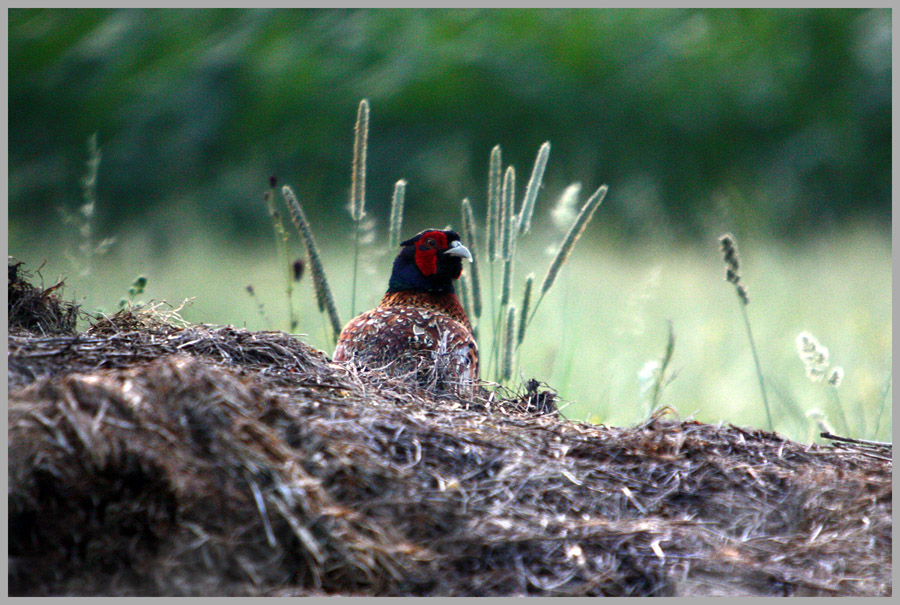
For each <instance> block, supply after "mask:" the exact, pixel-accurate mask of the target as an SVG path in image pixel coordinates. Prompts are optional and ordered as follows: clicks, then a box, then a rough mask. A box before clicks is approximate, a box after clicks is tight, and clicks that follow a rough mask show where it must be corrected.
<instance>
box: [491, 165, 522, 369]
mask: <svg viewBox="0 0 900 605" xmlns="http://www.w3.org/2000/svg"><path fill="white" fill-rule="evenodd" d="M515 199H516V170H515V168H513V167H512V166H508V167H507V168H506V172H505V174H504V175H503V187H502V189H501V193H500V241H499V243H498V248H499V252H500V258H501V260H503V274H502V276H501V280H502V281H501V284H500V308H499V309H498V311H497V313H498V315H497V322H495V325H497V324H500V327H501V328H502V321H503V317H504V315H506V314H507V313H508V311H509V302H510V299H511V294H512V280H513V262H514V260H513V259H514V257H515V236H516V216H515ZM496 333H497V332H496V331H495V334H496ZM497 345H498V339H497V338H494V342H493V343H492V347H491V358H492V359H491V360H492V362H493V360H494V359H496V358H497V356H498V355H500V356H501V359H500V360H498V368H500V370H501V373H502V367H500V365H499V362H500V361H502V353H501V351H500V349H499V347H498V346H497Z"/></svg>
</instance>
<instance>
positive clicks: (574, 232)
mask: <svg viewBox="0 0 900 605" xmlns="http://www.w3.org/2000/svg"><path fill="white" fill-rule="evenodd" d="M607 189H608V187H607V186H606V185H600V187H599V188H598V189H597V191H595V192H594V194H593V195H592V196H591V197H589V198H588V200H587V201H586V202H585V203H584V206H582V207H581V211H580V212H579V213H578V216H576V217H575V220H574V221H573V222H572V226H571V227H569V231H568V233H566V237H565V238H564V239H563V242H562V244H561V245H560V246H559V250H558V251H557V252H556V256H554V257H553V261H552V262H551V263H550V267H549V268H548V269H547V274H546V275H545V276H544V281H543V283H541V292H540V294H539V295H538V299H537V302H536V303H535V304H534V309H533V310H532V311H531V315H530V316H529V318H528V323H531V321H532V320H533V319H534V314H535V313H537V310H538V307H539V306H540V305H541V301H542V300H544V296H545V295H546V294H547V292H548V291H549V290H550V288H552V287H553V283H554V282H555V281H556V277H557V276H558V275H559V270H560V269H562V266H563V265H564V264H565V262H566V260H568V258H569V255H570V254H571V253H572V249H573V248H574V247H575V244H576V243H577V242H578V240H579V238H580V237H581V234H582V233H584V230H585V228H586V227H587V224H588V223H589V222H590V220H591V217H592V216H594V211H596V210H597V208H599V207H600V203H601V202H602V201H603V198H604V197H606V191H607Z"/></svg>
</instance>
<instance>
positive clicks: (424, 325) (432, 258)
mask: <svg viewBox="0 0 900 605" xmlns="http://www.w3.org/2000/svg"><path fill="white" fill-rule="evenodd" d="M401 245H402V246H403V249H402V250H401V252H400V254H399V255H398V256H397V258H396V260H395V261H394V268H393V272H392V274H391V280H390V285H389V287H388V291H387V293H386V294H385V295H384V298H383V299H382V300H381V303H380V304H379V305H378V307H376V308H375V309H372V310H371V311H367V312H365V313H363V314H362V315H359V316H357V317H356V318H354V319H352V320H351V321H350V322H348V323H347V325H346V326H345V327H344V329H343V330H342V331H341V334H340V337H339V338H338V344H337V348H336V349H335V352H334V360H335V361H341V362H349V361H352V362H354V363H356V364H357V365H358V366H362V367H365V368H367V369H370V370H383V371H385V372H386V373H388V374H390V375H393V376H401V377H404V378H408V379H411V380H413V381H415V382H417V383H418V384H420V385H422V386H425V387H428V388H431V389H434V390H437V391H450V392H456V393H466V392H470V391H471V388H472V386H473V385H474V384H475V383H476V382H477V381H478V346H477V344H476V343H475V339H474V337H473V336H472V328H471V324H470V323H469V319H468V317H466V313H465V311H464V310H463V308H462V305H460V303H459V299H458V298H457V297H456V294H455V292H454V289H453V280H455V279H458V278H459V276H460V274H461V272H462V258H469V259H470V260H471V254H470V253H469V251H468V250H466V248H465V247H464V246H462V244H460V243H459V235H457V234H456V233H455V232H453V231H436V230H426V231H423V232H422V233H420V234H419V235H417V236H416V237H414V238H412V239H410V240H407V241H405V242H403V244H401Z"/></svg>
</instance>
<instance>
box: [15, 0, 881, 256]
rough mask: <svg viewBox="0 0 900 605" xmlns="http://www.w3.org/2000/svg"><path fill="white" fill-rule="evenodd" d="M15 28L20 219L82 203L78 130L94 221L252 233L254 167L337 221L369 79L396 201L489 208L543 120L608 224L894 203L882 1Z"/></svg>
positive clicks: (118, 18) (384, 168) (820, 218)
mask: <svg viewBox="0 0 900 605" xmlns="http://www.w3.org/2000/svg"><path fill="white" fill-rule="evenodd" d="M8 48H9V177H10V182H9V217H10V221H11V227H10V234H11V236H10V243H11V245H12V244H14V242H15V241H16V240H15V238H24V237H28V236H29V234H34V233H40V232H43V233H47V232H48V231H49V230H52V229H51V228H52V227H54V226H55V225H56V224H57V223H60V222H61V221H59V220H58V215H57V209H58V208H61V207H62V208H69V209H73V208H77V207H78V205H79V203H80V201H81V198H80V192H79V178H80V177H81V176H83V174H84V172H85V170H84V162H85V160H86V155H87V154H86V148H85V143H86V141H87V140H88V138H89V137H90V135H91V134H92V133H94V132H97V133H98V136H99V145H100V147H101V148H102V151H103V165H102V167H101V170H100V176H99V181H98V197H99V200H100V201H99V203H98V210H97V219H98V221H99V224H98V230H99V233H100V235H104V234H115V232H116V231H120V230H128V229H130V228H133V227H136V226H140V227H142V228H144V229H147V230H148V231H150V232H152V233H154V234H155V235H154V239H153V241H154V243H155V244H157V245H158V246H159V247H161V249H165V248H168V247H169V246H171V245H172V244H178V243H179V242H178V241H177V239H176V238H177V237H178V236H179V234H181V235H183V233H181V232H179V231H178V230H177V229H176V228H175V227H174V225H175V224H176V223H181V222H184V223H185V224H189V223H190V224H194V223H193V222H192V221H190V220H187V219H195V218H199V219H201V220H202V221H203V225H204V226H205V227H208V228H210V229H211V230H213V231H215V232H216V233H218V234H219V235H220V237H223V238H238V239H240V237H243V236H248V237H250V236H253V237H256V236H265V237H268V236H269V230H270V225H269V224H268V219H267V217H266V213H265V208H264V205H263V203H262V193H263V191H264V190H265V188H266V187H267V186H268V176H269V175H270V174H275V175H278V177H279V178H280V179H281V180H282V182H289V183H291V184H292V185H293V187H294V189H295V191H297V193H298V195H300V196H302V197H303V199H304V200H305V201H304V203H305V204H306V205H307V207H308V208H309V213H310V219H311V220H312V221H313V222H314V223H315V224H319V225H328V224H335V223H336V222H337V221H345V220H346V217H347V215H346V212H345V206H346V202H347V200H348V195H349V183H350V161H351V157H352V149H351V142H352V128H353V121H354V118H355V112H356V106H357V104H358V102H359V100H360V99H361V98H364V97H365V98H368V99H369V100H370V102H371V105H372V124H371V135H370V148H369V178H368V202H367V205H368V207H369V209H370V213H371V214H372V215H374V216H376V217H386V216H387V210H386V208H387V205H388V204H389V200H390V195H391V190H392V186H393V183H394V182H395V181H396V180H398V179H400V178H405V179H407V180H408V181H409V188H408V192H407V208H408V211H407V212H408V217H409V219H408V220H409V222H412V223H416V222H417V221H418V222H419V223H421V221H423V220H424V221H425V222H426V223H430V224H435V225H438V226H441V225H443V224H445V222H447V221H451V222H458V208H459V201H460V200H461V199H462V197H464V196H468V197H470V198H471V199H472V200H473V201H474V202H475V203H476V208H478V209H482V210H481V211H480V212H481V213H482V214H483V204H484V197H485V196H484V192H485V191H486V180H487V163H488V155H489V151H490V149H491V147H492V146H493V145H495V144H497V143H499V144H501V145H503V150H504V161H505V162H506V163H511V164H514V165H516V166H518V167H520V168H521V169H523V170H524V169H525V167H527V166H530V164H531V161H532V159H533V157H534V153H535V152H536V150H537V148H538V147H539V146H540V144H541V143H542V142H543V141H545V140H549V141H551V143H552V144H553V153H552V154H551V159H550V164H549V167H548V171H547V175H546V183H547V184H546V190H547V193H549V194H551V195H556V194H558V193H559V192H560V191H561V190H562V188H563V187H564V186H565V185H567V184H568V183H569V182H571V181H582V182H584V185H585V187H586V189H589V190H593V189H594V188H596V186H597V185H599V184H600V183H603V182H605V183H608V184H609V185H610V195H609V198H608V200H607V201H606V203H605V204H604V211H603V212H604V222H605V223H606V224H607V225H612V226H615V228H616V229H617V230H618V231H619V232H620V233H622V234H624V235H632V234H641V233H645V232H650V233H652V232H653V231H654V230H656V229H658V230H662V229H672V228H673V227H674V228H676V231H677V233H679V234H680V235H682V236H686V237H691V236H695V235H697V234H698V233H703V234H704V236H706V235H708V233H707V231H708V230H710V229H712V228H718V227H719V226H721V225H723V224H724V225H725V226H729V227H730V226H733V225H738V226H739V227H741V228H742V229H755V230H761V231H764V232H768V233H774V234H776V235H778V234H780V235H782V236H796V235H797V234H798V233H800V234H801V235H802V233H803V232H804V230H821V229H823V228H828V227H830V226H831V225H833V224H834V223H837V222H842V221H844V220H845V219H849V218H853V217H855V216H858V215H865V216H866V217H867V218H874V219H875V220H882V221H883V222H884V224H885V225H888V224H889V222H890V208H891V204H890V184H891V172H890V159H891V12H890V10H889V9H875V10H849V9H841V10H831V9H829V10H657V9H654V10H611V9H603V10H599V9H590V10H424V9H422V10H420V9H415V10H412V9H397V10H321V9H301V10H250V11H246V10H224V9H223V10H55V9H48V10H37V9H15V10H10V11H9V45H8ZM544 195H545V196H546V195H547V194H546V193H545V194H544ZM540 203H541V201H539V204H540ZM543 203H547V198H546V197H545V198H544V200H543ZM182 219H185V220H182ZM383 224H384V223H383V222H382V226H383ZM410 228H411V229H412V227H410ZM413 230H415V229H413Z"/></svg>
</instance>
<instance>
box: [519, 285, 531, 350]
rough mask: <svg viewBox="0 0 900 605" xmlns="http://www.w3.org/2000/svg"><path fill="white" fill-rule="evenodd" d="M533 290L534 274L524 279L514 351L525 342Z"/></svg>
mask: <svg viewBox="0 0 900 605" xmlns="http://www.w3.org/2000/svg"><path fill="white" fill-rule="evenodd" d="M533 288H534V273H530V274H529V275H528V277H526V278H525V291H524V293H523V294H522V310H521V311H519V333H518V335H517V336H516V349H518V348H519V347H520V346H522V341H523V340H525V328H526V327H528V322H527V321H526V320H527V319H528V311H529V309H530V307H531V290H532V289H533Z"/></svg>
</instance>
